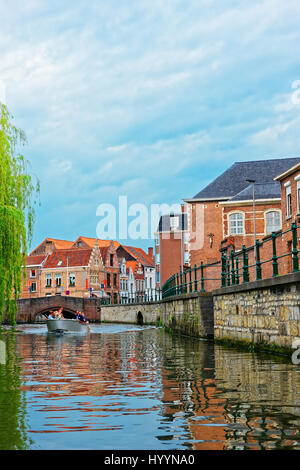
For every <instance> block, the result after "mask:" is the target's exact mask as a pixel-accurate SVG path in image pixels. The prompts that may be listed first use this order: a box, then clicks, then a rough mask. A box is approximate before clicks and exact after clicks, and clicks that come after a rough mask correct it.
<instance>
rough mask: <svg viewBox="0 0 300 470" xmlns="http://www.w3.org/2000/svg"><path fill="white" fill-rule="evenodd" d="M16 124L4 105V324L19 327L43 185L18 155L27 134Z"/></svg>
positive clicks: (0, 166)
mask: <svg viewBox="0 0 300 470" xmlns="http://www.w3.org/2000/svg"><path fill="white" fill-rule="evenodd" d="M12 120H13V117H12V116H11V114H10V113H9V111H8V110H7V108H6V106H5V105H3V104H1V103H0V324H1V323H2V321H3V317H4V315H5V317H6V319H7V320H8V321H9V322H10V323H11V324H15V314H16V308H17V304H16V300H17V299H18V297H19V296H20V292H21V287H22V278H23V276H24V275H25V257H26V253H27V246H28V245H29V244H30V242H31V238H32V231H33V223H34V214H35V210H34V207H35V203H36V198H35V196H36V194H38V192H39V183H38V182H36V183H34V182H33V179H32V177H31V175H30V174H29V173H28V162H27V161H26V160H25V159H24V157H23V156H22V155H21V154H20V153H19V151H18V149H19V148H20V147H21V146H22V145H24V144H25V143H26V137H25V134H24V132H23V131H22V130H20V129H17V128H16V127H15V126H14V125H13V123H12Z"/></svg>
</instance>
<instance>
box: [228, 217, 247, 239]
mask: <svg viewBox="0 0 300 470" xmlns="http://www.w3.org/2000/svg"><path fill="white" fill-rule="evenodd" d="M243 233H244V215H243V214H239V213H236V214H231V215H230V216H229V234H230V235H242V234H243Z"/></svg>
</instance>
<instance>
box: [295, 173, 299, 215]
mask: <svg viewBox="0 0 300 470" xmlns="http://www.w3.org/2000/svg"><path fill="white" fill-rule="evenodd" d="M294 179H295V181H297V185H296V191H297V214H299V213H300V174H299V175H297V176H295V178H294Z"/></svg>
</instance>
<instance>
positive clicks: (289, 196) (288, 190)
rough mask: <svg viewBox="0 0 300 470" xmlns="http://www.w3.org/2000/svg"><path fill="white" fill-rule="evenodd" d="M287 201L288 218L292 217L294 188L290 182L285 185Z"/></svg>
mask: <svg viewBox="0 0 300 470" xmlns="http://www.w3.org/2000/svg"><path fill="white" fill-rule="evenodd" d="M284 186H285V201H286V218H287V219H289V218H290V217H292V187H291V183H290V182H288V183H286V184H285V185H284Z"/></svg>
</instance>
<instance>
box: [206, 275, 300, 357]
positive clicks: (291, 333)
mask: <svg viewBox="0 0 300 470" xmlns="http://www.w3.org/2000/svg"><path fill="white" fill-rule="evenodd" d="M213 298H214V336H215V338H216V339H222V340H233V341H246V342H248V343H254V344H261V345H264V344H266V345H272V344H273V345H276V346H277V347H280V348H288V349H290V348H291V347H292V343H293V341H294V340H295V339H299V340H300V272H297V273H292V274H288V275H285V276H278V277H275V278H270V279H265V280H262V281H254V282H249V283H246V284H242V285H239V286H233V287H228V288H223V289H218V290H216V291H214V292H213Z"/></svg>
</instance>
